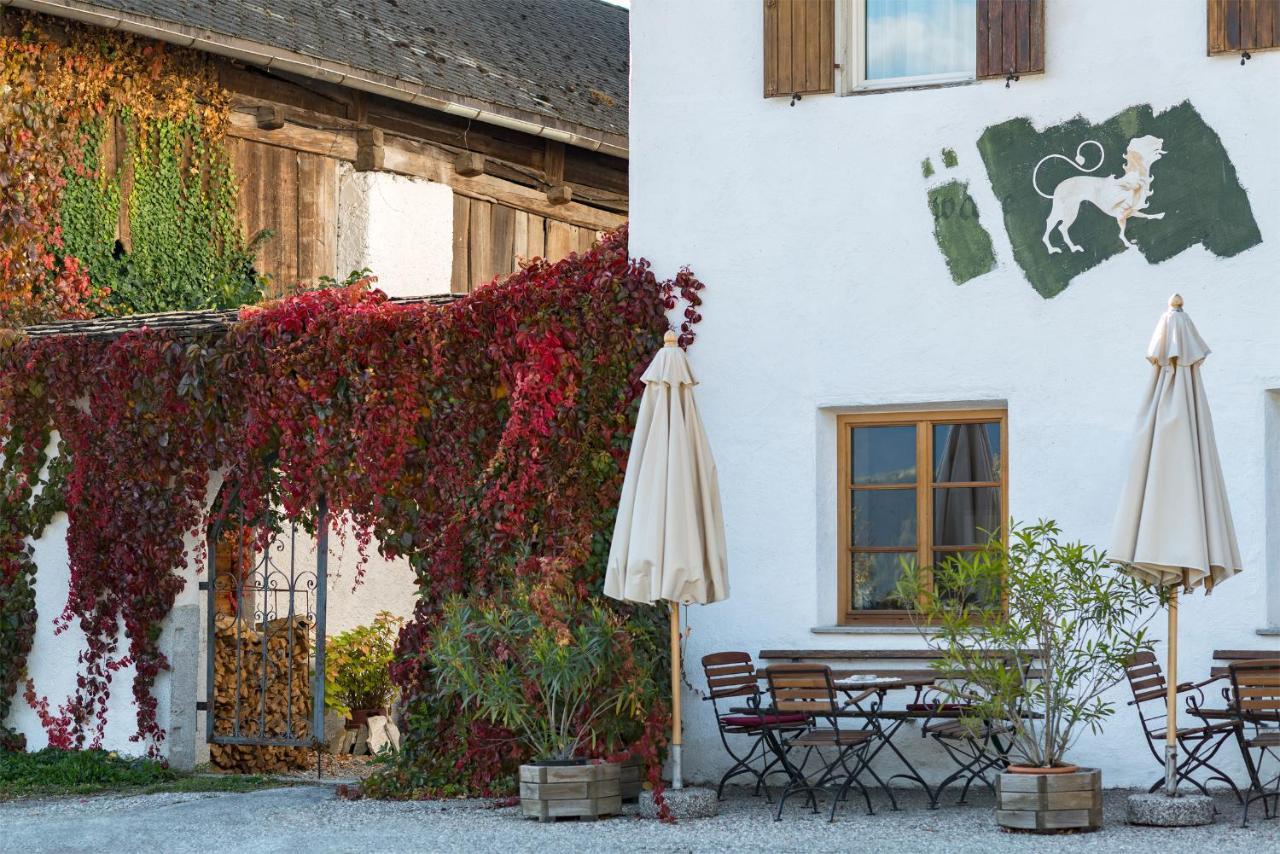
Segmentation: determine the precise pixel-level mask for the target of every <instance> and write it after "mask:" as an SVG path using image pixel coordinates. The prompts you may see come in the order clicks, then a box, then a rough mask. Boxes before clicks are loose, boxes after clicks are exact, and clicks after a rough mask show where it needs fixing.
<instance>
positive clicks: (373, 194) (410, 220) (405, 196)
mask: <svg viewBox="0 0 1280 854" xmlns="http://www.w3.org/2000/svg"><path fill="white" fill-rule="evenodd" d="M360 269H368V270H371V271H372V272H373V274H374V275H375V276H377V277H378V284H377V286H378V287H379V288H381V289H382V290H384V291H386V293H387V294H388V295H389V296H422V295H425V294H442V293H448V292H449V285H450V276H451V275H452V271H453V190H452V189H450V188H449V186H448V185H447V184H436V183H433V182H431V181H425V180H422V179H421V178H408V177H405V176H403V175H393V174H391V173H389V172H356V171H355V170H354V169H352V167H351V166H350V165H348V164H343V165H342V167H341V168H340V172H339V175H338V270H339V271H340V272H341V274H342V275H345V274H346V273H348V272H350V271H351V270H360Z"/></svg>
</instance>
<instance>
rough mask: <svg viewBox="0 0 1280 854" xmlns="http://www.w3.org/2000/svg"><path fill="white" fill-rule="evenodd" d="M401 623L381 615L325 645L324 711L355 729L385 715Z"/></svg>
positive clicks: (391, 694) (334, 637)
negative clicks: (337, 716)
mask: <svg viewBox="0 0 1280 854" xmlns="http://www.w3.org/2000/svg"><path fill="white" fill-rule="evenodd" d="M403 624H404V621H403V620H401V619H400V618H399V617H396V616H394V615H393V614H391V613H389V612H387V611H382V612H381V613H379V614H378V615H377V616H376V617H375V618H374V620H373V622H372V623H370V624H369V625H367V626H357V627H356V628H354V629H349V630H348V631H345V632H342V633H341V634H338V635H335V636H333V637H331V638H328V639H326V641H325V688H324V703H325V707H326V708H328V709H330V710H331V711H333V712H335V713H337V714H339V715H341V716H343V717H345V718H346V719H347V728H348V729H358V728H359V727H361V726H362V725H364V724H365V723H367V722H368V720H369V718H370V717H373V716H377V715H386V714H387V710H388V708H389V707H390V705H391V701H392V699H393V698H394V696H395V684H394V683H393V682H392V681H391V669H390V668H391V661H392V659H393V658H394V657H395V645H396V637H397V635H399V633H400V627H401V626H402V625H403Z"/></svg>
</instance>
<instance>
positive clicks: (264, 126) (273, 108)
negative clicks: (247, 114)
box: [255, 104, 284, 130]
mask: <svg viewBox="0 0 1280 854" xmlns="http://www.w3.org/2000/svg"><path fill="white" fill-rule="evenodd" d="M255 113H256V115H257V117H258V127H259V129H261V130H280V128H282V127H284V107H282V106H280V105H279V104H263V105H262V106H260V107H258V108H257V110H256V111H255Z"/></svg>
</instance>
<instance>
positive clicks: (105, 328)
mask: <svg viewBox="0 0 1280 854" xmlns="http://www.w3.org/2000/svg"><path fill="white" fill-rule="evenodd" d="M463 296H464V294H433V295H430V296H422V297H388V298H387V301H388V302H391V303H394V304H396V305H414V304H418V303H427V304H430V305H441V306H443V305H451V304H452V303H454V302H457V301H458V300H460V299H462V298H463ZM246 308H252V306H246ZM239 317H240V309H238V308H232V309H207V310H203V311H165V312H160V313H157V314H127V315H124V316H122V317H95V318H91V319H89V320H61V321H55V322H53V323H40V324H36V325H33V326H26V327H18V328H17V329H16V330H14V331H16V332H21V333H22V334H23V335H25V336H27V337H28V338H50V337H55V336H60V335H84V336H87V337H89V338H115V337H118V336H120V335H123V334H124V333H126V332H133V331H136V330H139V329H155V330H164V331H167V332H172V333H174V334H175V335H177V336H178V337H189V336H192V335H200V334H204V333H222V332H226V330H227V329H229V328H231V326H232V324H234V323H235V322H236V321H237V320H238V319H239Z"/></svg>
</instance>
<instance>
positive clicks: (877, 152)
mask: <svg viewBox="0 0 1280 854" xmlns="http://www.w3.org/2000/svg"><path fill="white" fill-rule="evenodd" d="M1045 5H1046V10H1047V12H1046V14H1047V21H1046V32H1047V43H1046V49H1045V56H1046V65H1047V73H1046V74H1044V75H1038V76H1024V77H1023V78H1022V80H1020V81H1019V82H1016V83H1013V85H1012V86H1010V87H1009V88H1006V87H1005V86H1004V85H1003V82H1002V81H990V82H984V83H980V84H977V85H968V86H957V87H949V88H938V89H932V90H922V91H912V92H890V93H884V94H875V95H858V96H850V97H837V96H816V95H815V96H806V97H805V98H804V99H803V101H801V102H800V103H799V104H797V105H796V106H795V107H790V106H788V99H786V98H780V99H772V100H766V99H764V98H762V97H761V77H762V61H763V60H762V55H763V54H762V46H761V41H762V40H761V11H760V4H759V3H744V2H735V0H714V2H713V0H700V2H685V0H649V2H645V3H640V4H637V5H636V7H635V8H634V9H633V10H632V13H631V51H632V70H631V85H632V88H631V124H630V134H631V136H630V143H631V145H630V147H631V159H630V175H631V195H630V200H631V250H632V253H633V254H635V255H638V256H644V257H646V258H649V259H650V260H651V261H653V262H654V265H655V271H656V272H657V273H658V274H659V275H670V274H672V273H674V272H675V271H676V270H677V268H678V267H679V266H680V265H683V264H689V265H691V266H692V267H693V269H694V271H695V272H696V273H697V274H698V276H699V277H700V278H702V279H703V280H704V281H705V282H706V283H707V285H708V287H707V291H706V294H705V299H706V306H705V311H704V312H703V313H704V316H705V318H706V320H705V321H704V322H703V323H702V324H701V325H700V326H699V327H698V341H697V343H696V344H695V346H694V347H693V349H692V351H691V353H690V358H691V361H692V364H693V368H694V370H695V371H696V372H697V375H698V378H699V380H700V382H701V384H700V385H699V387H698V395H699V398H698V403H699V408H700V410H701V412H702V415H703V418H704V420H705V422H706V427H707V430H708V433H709V436H710V438H711V442H712V446H713V449H714V452H715V456H716V461H717V464H718V469H719V477H720V486H721V489H722V497H723V502H724V513H725V521H726V528H727V536H728V546H729V553H730V574H731V577H732V589H733V595H732V598H730V599H729V600H728V601H726V602H723V603H720V604H717V605H714V606H709V607H704V608H695V609H693V610H692V611H691V613H690V622H691V624H692V626H693V632H692V635H691V637H690V639H689V648H688V655H687V661H688V662H689V663H690V674H689V675H690V678H691V679H692V681H693V682H694V683H695V684H697V683H699V682H700V681H701V676H700V674H699V673H698V672H697V661H698V659H699V658H700V657H701V656H702V655H704V654H706V653H709V652H713V651H719V650H730V649H735V650H747V651H750V652H751V653H753V654H756V653H758V651H759V650H761V649H763V648H769V647H792V648H812V647H824V648H825V647H847V648H894V647H902V646H908V645H916V644H919V643H920V641H919V639H918V638H915V637H912V636H911V635H903V634H894V633H890V632H887V631H875V632H872V633H867V634H834V635H825V634H823V635H820V634H815V633H814V632H813V631H812V628H813V627H819V626H828V625H830V624H832V623H834V622H835V618H836V609H837V601H836V555H837V546H836V533H835V525H836V509H835V502H836V462H835V460H836V451H835V432H836V431H835V416H836V413H838V412H839V411H841V410H842V409H844V408H852V407H860V406H892V405H898V404H903V405H905V404H919V403H955V402H965V401H973V402H984V403H993V402H994V403H1000V404H1001V405H1006V404H1007V406H1008V412H1009V430H1010V442H1009V445H1010V459H1009V467H1010V480H1011V482H1010V510H1011V513H1012V515H1013V516H1015V517H1016V518H1019V519H1029V520H1034V519H1035V518H1037V517H1052V518H1055V519H1057V520H1058V521H1059V522H1060V523H1061V524H1062V525H1063V527H1064V528H1065V529H1066V532H1067V533H1068V534H1069V535H1070V536H1071V537H1074V538H1080V539H1083V540H1085V541H1089V542H1094V543H1097V544H1099V545H1101V546H1104V547H1105V546H1106V544H1107V541H1108V539H1109V536H1110V530H1111V524H1112V520H1113V514H1114V512H1115V508H1116V502H1117V499H1118V496H1119V491H1120V489H1121V486H1122V478H1123V472H1124V471H1125V466H1126V462H1127V456H1128V452H1129V436H1130V431H1131V427H1132V422H1133V418H1134V415H1135V414H1136V411H1137V407H1138V404H1139V402H1140V399H1141V396H1142V394H1143V392H1144V390H1145V386H1146V383H1147V381H1148V370H1149V368H1148V365H1147V363H1146V362H1145V360H1144V358H1143V356H1144V352H1145V347H1146V345H1147V341H1148V338H1149V336H1150V334H1151V330H1152V328H1153V327H1154V325H1155V322H1156V320H1157V318H1158V317H1159V315H1160V313H1161V312H1162V311H1163V310H1164V308H1165V305H1166V300H1167V299H1168V297H1169V295H1170V294H1171V293H1173V292H1174V291H1178V292H1181V293H1182V295H1183V296H1184V297H1185V300H1186V307H1187V311H1188V312H1189V313H1190V315H1191V316H1192V317H1193V318H1194V320H1195V322H1196V324H1197V325H1198V326H1199V329H1200V331H1201V333H1202V335H1203V336H1204V337H1205V339H1206V340H1207V341H1208V342H1209V343H1210V345H1211V346H1212V348H1213V355H1212V356H1210V358H1209V360H1208V362H1207V364H1206V367H1205V369H1204V375H1205V382H1206V384H1207V388H1208V393H1209V399H1210V403H1211V405H1212V408H1213V414H1214V421H1215V427H1216V432H1217V439H1218V443H1219V447H1220V449H1221V452H1222V462H1223V469H1224V473H1225V477H1226V482H1227V488H1228V491H1229V496H1230V501H1231V504H1232V508H1233V510H1234V514H1235V521H1236V527H1237V530H1238V532H1239V540H1240V548H1241V553H1242V557H1243V560H1244V564H1245V567H1246V572H1245V573H1244V574H1242V575H1239V576H1237V577H1235V578H1233V579H1231V580H1230V581H1229V582H1227V583H1225V584H1224V585H1222V586H1221V587H1220V588H1219V589H1218V590H1216V591H1214V593H1213V595H1212V596H1208V597H1205V596H1203V595H1196V596H1194V597H1185V598H1184V604H1183V606H1182V617H1181V626H1182V627H1183V629H1182V635H1181V639H1180V643H1181V647H1180V653H1181V654H1180V658H1181V660H1182V662H1183V665H1182V670H1181V671H1180V673H1179V676H1180V678H1183V679H1199V678H1202V677H1205V676H1207V672H1208V669H1209V667H1210V664H1211V662H1210V657H1211V654H1212V652H1213V650H1214V649H1220V648H1228V647H1236V648H1240V647H1244V648H1275V647H1276V646H1277V645H1280V639H1277V638H1276V637H1274V636H1270V637H1268V636H1263V635H1259V634H1258V633H1257V630H1258V629H1260V628H1263V627H1264V626H1266V624H1267V622H1268V615H1267V613H1266V606H1265V603H1266V601H1267V587H1268V585H1269V584H1270V585H1277V584H1280V579H1277V575H1278V574H1280V566H1276V565H1275V564H1274V560H1275V558H1274V554H1275V551H1274V547H1273V551H1272V554H1273V558H1272V560H1273V563H1272V564H1271V565H1268V563H1267V555H1266V548H1265V544H1266V542H1267V539H1268V536H1270V537H1271V538H1272V539H1273V542H1274V541H1275V538H1277V537H1280V532H1278V531H1277V526H1280V518H1277V517H1278V516H1280V514H1277V513H1276V510H1275V503H1274V502H1272V504H1271V505H1270V510H1269V511H1268V510H1267V509H1266V508H1267V506H1268V505H1267V502H1266V501H1265V500H1264V488H1265V487H1264V472H1265V471H1266V468H1267V466H1266V464H1265V463H1264V460H1265V459H1266V457H1268V456H1270V458H1271V461H1272V462H1271V465H1273V466H1274V465H1275V463H1274V460H1275V459H1276V458H1277V455H1280V447H1278V444H1280V436H1278V434H1277V433H1276V432H1274V431H1272V433H1271V435H1270V438H1269V439H1268V438H1267V436H1266V432H1265V427H1264V411H1265V402H1266V390H1267V389H1275V388H1277V387H1280V336H1277V334H1276V318H1277V317H1278V316H1280V288H1278V287H1277V283H1276V276H1275V271H1276V269H1278V268H1280V252H1278V251H1277V247H1280V161H1278V160H1277V158H1276V157H1275V140H1276V139H1277V138H1278V137H1280V104H1278V103H1277V101H1276V100H1275V98H1274V92H1275V86H1276V82H1277V80H1278V79H1280V53H1277V52H1258V53H1257V54H1255V55H1254V57H1253V58H1252V60H1250V61H1249V62H1248V63H1247V64H1246V65H1245V66H1244V67H1241V64H1240V59H1239V57H1238V56H1224V57H1207V56H1206V55H1205V6H1204V2H1203V0H1169V1H1168V2H1161V3H1150V2H1121V3H1117V2H1114V0H1076V2H1072V3H1047V4H1045ZM708 32H714V33H718V34H719V36H718V37H716V38H712V39H709V38H707V37H706V33H708ZM1135 34H1138V35H1135ZM1186 100H1190V102H1191V103H1192V104H1193V105H1194V107H1195V108H1196V110H1198V111H1199V113H1200V115H1201V116H1202V118H1203V120H1204V122H1205V123H1207V124H1208V125H1209V126H1210V127H1211V128H1213V129H1214V130H1215V131H1216V132H1217V134H1218V135H1219V136H1220V138H1221V141H1222V145H1223V146H1224V147H1225V149H1226V151H1227V153H1228V154H1229V156H1230V159H1231V162H1232V163H1234V166H1235V169H1236V170H1237V172H1238V177H1239V182H1240V184H1241V185H1242V186H1243V187H1244V189H1245V190H1246V191H1247V193H1248V198H1249V201H1250V203H1251V205H1252V214H1253V217H1254V219H1255V220H1256V223H1257V226H1258V229H1259V230H1260V232H1261V235H1262V242H1261V244H1259V245H1257V246H1254V247H1253V248H1251V249H1248V250H1247V251H1243V252H1241V253H1239V254H1237V255H1235V256H1234V257H1229V258H1220V257H1216V256H1215V255H1213V254H1211V253H1210V252H1208V251H1206V250H1205V249H1203V248H1202V247H1200V246H1192V247H1191V248H1189V249H1187V250H1185V251H1183V252H1181V253H1179V254H1177V255H1175V256H1174V257H1172V258H1170V259H1168V260H1166V261H1163V262H1162V263H1159V264H1150V263H1148V262H1147V261H1146V260H1145V259H1144V258H1143V257H1141V256H1140V255H1139V254H1138V253H1137V252H1136V251H1129V252H1125V253H1122V254H1119V255H1117V256H1115V257H1112V258H1110V259H1109V260H1106V261H1104V262H1103V263H1101V264H1099V265H1097V266H1095V267H1093V268H1092V269H1089V270H1087V271H1085V272H1084V273H1082V274H1080V275H1078V276H1076V277H1075V279H1074V281H1073V282H1072V283H1071V284H1070V286H1069V287H1067V288H1066V289H1065V290H1064V291H1063V292H1061V293H1059V294H1058V295H1057V296H1055V297H1053V298H1052V299H1046V298H1044V297H1042V296H1041V295H1040V294H1039V293H1037V292H1036V290H1034V289H1033V288H1032V286H1031V285H1030V284H1029V283H1028V281H1027V278H1026V277H1025V276H1024V274H1023V272H1022V270H1021V269H1020V268H1019V266H1018V264H1017V263H1016V262H1015V259H1014V257H1013V249H1012V246H1011V242H1010V239H1009V237H1008V236H1007V234H1006V231H1005V228H1004V226H1003V223H1002V217H1001V210H1002V209H1001V205H1000V203H999V201H998V200H997V198H996V196H995V194H994V191H993V189H992V185H991V182H990V180H989V178H988V176H987V173H986V171H985V169H984V167H983V161H982V159H981V157H980V154H979V150H978V147H977V144H976V141H977V140H978V139H979V137H980V136H981V135H982V133H983V132H984V130H985V129H986V128H988V127H990V126H992V125H995V124H997V123H1000V122H1004V121H1006V120H1009V119H1012V118H1016V117H1028V118H1029V119H1030V120H1031V121H1032V122H1033V123H1034V125H1035V127H1036V128H1037V129H1041V128H1044V127H1047V126H1051V125H1055V124H1058V123H1061V122H1063V121H1066V120H1069V119H1071V118H1072V117H1074V116H1076V115H1077V114H1080V115H1082V116H1084V117H1085V118H1086V119H1088V120H1089V121H1090V122H1102V121H1105V120H1107V119H1108V118H1110V117H1112V116H1115V115H1116V114H1117V113H1119V112H1120V111H1122V110H1125V109H1126V108H1128V107H1130V106H1133V105H1137V104H1150V105H1151V106H1152V107H1153V108H1154V109H1155V110H1156V111H1157V112H1158V111H1161V110H1166V109H1169V108H1171V107H1174V106H1176V105H1178V104H1180V103H1182V102H1183V101H1186ZM1165 143H1166V144H1165V147H1166V148H1172V146H1176V145H1177V140H1175V139H1168V140H1166V141H1165ZM942 147H951V148H953V149H954V150H955V151H956V153H957V157H958V165H957V166H956V168H955V170H953V171H954V172H955V173H956V175H957V177H959V178H960V179H961V180H967V181H968V182H969V189H970V192H971V193H972V195H973V198H974V200H975V201H976V204H977V207H978V209H979V211H980V216H981V219H982V223H983V225H984V226H985V227H986V228H987V230H988V231H989V232H990V234H991V236H992V239H993V241H994V252H995V258H996V263H997V266H996V268H995V269H994V270H993V271H991V272H989V273H986V274H985V275H982V276H979V277H977V278H974V279H972V280H970V281H968V282H966V283H965V284H963V285H961V286H957V285H955V284H954V283H953V281H952V278H951V276H950V275H949V274H948V269H947V267H946V265H945V263H944V260H943V256H942V254H941V253H940V252H939V250H938V246H937V245H936V244H935V241H934V237H933V233H932V232H933V226H934V223H933V216H932V214H931V212H930V209H929V207H928V205H927V202H926V197H925V193H926V182H925V181H923V180H922V177H921V163H922V160H923V159H924V158H926V157H931V158H933V161H934V163H935V164H937V163H938V159H939V150H940V149H941V148H942ZM1064 153H1065V154H1068V155H1070V154H1072V153H1074V152H1073V151H1064ZM1161 165H1165V164H1163V163H1162V164H1161ZM1159 170H1160V167H1159V166H1157V167H1156V170H1155V175H1156V176H1157V177H1156V180H1155V184H1154V186H1155V188H1156V192H1155V195H1154V198H1153V200H1152V208H1151V209H1152V210H1153V211H1154V210H1158V209H1159V206H1160V202H1161V188H1162V186H1163V187H1166V188H1170V190H1172V189H1173V188H1172V185H1173V184H1174V183H1176V182H1177V181H1178V177H1177V176H1176V175H1173V174H1171V173H1169V172H1167V171H1166V172H1163V173H1161V172H1160V171H1159ZM1028 192H1030V190H1028ZM1045 207H1046V210H1047V207H1048V203H1047V202H1046V203H1045ZM1143 225H1145V223H1143V224H1139V223H1138V222H1136V221H1135V223H1134V228H1132V230H1131V232H1130V234H1131V235H1134V234H1137V233H1138V232H1139V231H1140V230H1141V228H1142V227H1143ZM1068 254H1069V253H1068ZM1055 257H1061V256H1055ZM1268 529H1270V533H1269V534H1268ZM1273 595H1274V594H1273ZM1154 632H1155V634H1156V636H1157V637H1159V639H1160V641H1161V642H1160V645H1159V648H1158V649H1157V652H1158V654H1160V655H1161V656H1163V654H1164V642H1163V641H1164V628H1163V620H1162V619H1157V620H1156V621H1155V624H1154ZM1111 696H1112V697H1113V698H1114V699H1115V700H1116V701H1117V706H1118V709H1117V713H1116V715H1115V716H1114V717H1113V718H1112V719H1110V720H1109V721H1108V722H1107V724H1106V726H1105V730H1104V732H1103V733H1102V734H1100V735H1098V736H1086V737H1085V738H1084V739H1083V740H1082V741H1081V743H1080V744H1079V745H1078V747H1077V748H1076V749H1075V750H1074V751H1073V753H1072V756H1071V758H1072V759H1073V760H1074V761H1076V762H1078V763H1080V764H1083V765H1096V766H1098V767H1101V768H1102V769H1103V774H1104V781H1105V784H1106V785H1110V786H1115V785H1140V784H1147V783H1150V782H1151V781H1152V780H1153V779H1154V778H1155V777H1156V776H1157V774H1158V772H1159V769H1158V767H1157V765H1156V764H1155V762H1154V761H1153V760H1152V757H1151V756H1150V755H1149V754H1148V753H1147V750H1146V747H1145V744H1144V743H1143V737H1142V735H1141V732H1140V729H1139V726H1138V721H1137V719H1136V716H1135V714H1134V712H1133V710H1132V709H1131V708H1129V707H1127V706H1126V705H1125V701H1126V700H1127V699H1128V689H1127V687H1119V688H1117V689H1115V690H1114V691H1113V692H1112V695H1111ZM686 707H687V709H688V712H687V714H686V720H685V727H686V729H685V744H686V747H685V763H686V764H685V772H686V776H687V777H688V776H690V775H692V777H694V778H695V779H698V778H701V779H710V780H714V779H716V778H717V777H718V776H719V773H721V771H722V770H723V769H724V768H725V767H726V764H727V763H726V762H725V757H724V754H723V750H722V748H721V746H720V744H719V743H718V740H717V737H716V734H715V729H714V725H713V721H712V718H711V714H710V709H709V706H707V705H706V704H699V703H689V704H687V706H686ZM902 743H903V745H904V746H906V747H908V748H910V749H911V750H912V752H913V753H916V754H917V755H918V756H920V757H926V756H927V757H929V759H928V761H927V767H929V768H930V769H931V770H932V773H933V774H934V775H939V774H940V772H942V771H943V770H944V769H946V768H947V767H948V766H947V762H946V760H945V758H944V757H942V756H941V755H940V752H939V751H935V750H932V749H930V745H928V744H925V743H924V742H923V740H922V739H920V738H914V739H913V738H905V739H902ZM1227 752H1233V751H1224V753H1227ZM1239 770H1240V769H1239V768H1238V767H1237V768H1236V771H1237V773H1239Z"/></svg>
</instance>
